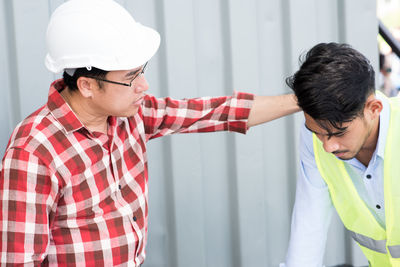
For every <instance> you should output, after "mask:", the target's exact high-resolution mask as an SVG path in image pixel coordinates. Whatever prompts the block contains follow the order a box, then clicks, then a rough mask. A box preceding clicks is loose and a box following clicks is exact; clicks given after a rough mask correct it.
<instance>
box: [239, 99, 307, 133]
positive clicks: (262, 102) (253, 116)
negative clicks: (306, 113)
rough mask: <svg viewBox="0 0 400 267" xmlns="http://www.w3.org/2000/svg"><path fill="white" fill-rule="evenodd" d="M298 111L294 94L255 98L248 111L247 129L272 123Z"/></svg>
mask: <svg viewBox="0 0 400 267" xmlns="http://www.w3.org/2000/svg"><path fill="white" fill-rule="evenodd" d="M297 111H300V108H299V106H298V105H297V99H296V97H295V96H294V94H288V95H278V96H255V97H254V103H253V106H252V108H251V110H250V115H249V120H248V123H247V126H248V127H252V126H255V125H258V124H261V123H264V122H268V121H272V120H275V119H278V118H280V117H283V116H286V115H289V114H292V113H295V112H297Z"/></svg>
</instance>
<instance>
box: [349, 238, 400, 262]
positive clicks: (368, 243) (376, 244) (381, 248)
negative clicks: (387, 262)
mask: <svg viewBox="0 0 400 267" xmlns="http://www.w3.org/2000/svg"><path fill="white" fill-rule="evenodd" d="M349 232H350V234H351V237H353V239H354V240H355V241H357V242H358V243H359V244H360V245H362V246H364V247H366V248H369V249H370V250H373V251H376V252H380V253H384V254H386V239H384V240H375V239H372V238H370V237H368V236H365V235H362V234H358V233H355V232H353V231H349ZM390 254H392V252H390ZM393 258H394V257H393Z"/></svg>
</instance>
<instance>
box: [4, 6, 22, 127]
mask: <svg viewBox="0 0 400 267" xmlns="http://www.w3.org/2000/svg"><path fill="white" fill-rule="evenodd" d="M4 8H5V14H4V16H5V23H6V27H5V30H6V35H7V36H8V38H7V39H8V42H7V51H8V52H7V59H8V67H9V72H8V75H9V85H10V88H9V90H10V91H9V95H10V106H9V107H10V109H11V112H10V115H9V116H10V122H11V123H12V125H10V128H11V129H13V128H14V127H15V125H16V124H17V123H18V122H19V121H20V120H21V119H22V118H21V102H20V94H19V89H20V88H19V82H18V66H17V60H16V58H17V52H16V48H15V47H16V39H15V26H14V12H13V1H7V0H6V1H4Z"/></svg>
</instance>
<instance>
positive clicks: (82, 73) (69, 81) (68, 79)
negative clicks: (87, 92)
mask: <svg viewBox="0 0 400 267" xmlns="http://www.w3.org/2000/svg"><path fill="white" fill-rule="evenodd" d="M107 73H108V71H105V70H102V69H98V68H95V67H92V68H91V69H90V70H88V69H87V68H77V69H76V70H75V72H74V74H73V75H72V76H71V75H69V74H68V73H67V72H66V71H64V73H63V79H64V83H65V85H66V86H67V87H68V88H69V89H70V90H71V91H77V90H78V87H77V84H76V82H77V81H78V79H79V78H80V77H94V78H101V79H104V78H105V77H106V75H107ZM96 81H97V83H98V84H99V87H100V88H101V87H102V82H101V81H99V80H96Z"/></svg>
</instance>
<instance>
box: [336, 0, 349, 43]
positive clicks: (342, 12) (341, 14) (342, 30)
mask: <svg viewBox="0 0 400 267" xmlns="http://www.w3.org/2000/svg"><path fill="white" fill-rule="evenodd" d="M337 10H338V13H337V18H338V29H339V32H338V38H339V42H340V43H345V42H346V39H347V38H346V9H345V3H344V0H338V1H337Z"/></svg>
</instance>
